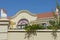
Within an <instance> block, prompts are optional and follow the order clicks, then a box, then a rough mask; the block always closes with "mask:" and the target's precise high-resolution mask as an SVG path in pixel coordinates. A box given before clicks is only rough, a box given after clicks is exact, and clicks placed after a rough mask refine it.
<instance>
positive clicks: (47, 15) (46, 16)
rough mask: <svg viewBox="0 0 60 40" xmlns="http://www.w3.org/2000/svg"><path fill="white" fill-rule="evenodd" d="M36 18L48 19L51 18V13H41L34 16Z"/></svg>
mask: <svg viewBox="0 0 60 40" xmlns="http://www.w3.org/2000/svg"><path fill="white" fill-rule="evenodd" d="M36 16H37V18H48V17H53V12H46V13H41V14H37V15H36Z"/></svg>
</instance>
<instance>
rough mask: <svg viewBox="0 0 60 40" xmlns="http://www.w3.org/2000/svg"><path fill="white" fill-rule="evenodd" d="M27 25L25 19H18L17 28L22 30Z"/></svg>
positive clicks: (27, 22)
mask: <svg viewBox="0 0 60 40" xmlns="http://www.w3.org/2000/svg"><path fill="white" fill-rule="evenodd" d="M26 24H27V25H28V24H29V21H28V20H27V19H20V20H19V21H18V24H17V28H19V29H24V27H25V25H26Z"/></svg>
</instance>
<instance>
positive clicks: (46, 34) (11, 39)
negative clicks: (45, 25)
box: [8, 30, 60, 40]
mask: <svg viewBox="0 0 60 40" xmlns="http://www.w3.org/2000/svg"><path fill="white" fill-rule="evenodd" d="M25 33H26V32H25V31H24V30H21V31H20V30H9V31H8V40H28V39H24V37H25ZM51 33H52V30H39V31H37V36H32V37H31V38H30V40H54V38H53V36H52V34H51ZM57 40H60V30H58V31H57Z"/></svg>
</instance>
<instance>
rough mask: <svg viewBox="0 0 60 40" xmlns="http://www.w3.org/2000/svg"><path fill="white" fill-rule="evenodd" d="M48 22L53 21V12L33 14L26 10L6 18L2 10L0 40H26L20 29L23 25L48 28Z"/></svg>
mask: <svg viewBox="0 0 60 40" xmlns="http://www.w3.org/2000/svg"><path fill="white" fill-rule="evenodd" d="M50 20H54V14H53V12H46V13H40V14H33V13H31V12H29V11H27V10H21V11H19V12H17V13H16V14H15V15H14V16H12V17H8V16H7V14H6V11H5V10H4V9H2V10H1V17H0V30H1V31H0V35H1V36H0V40H19V39H20V40H26V39H23V35H24V33H22V30H21V29H23V27H24V25H25V24H35V23H36V24H42V25H45V26H49V21H50ZM17 32H18V33H17ZM19 32H20V33H19ZM1 33H2V34H1ZM16 34H17V35H18V36H17V35H16ZM38 34H39V33H38ZM42 34H43V33H42ZM39 35H41V34H39ZM44 35H45V34H44ZM46 35H50V34H48V33H47V34H46ZM46 35H45V36H46ZM58 35H59V34H58ZM14 36H16V37H14ZM21 36H22V37H21ZM19 37H20V38H19ZM38 38H39V37H38ZM38 38H36V39H35V40H38ZM41 38H42V37H41ZM47 38H48V39H49V38H50V39H49V40H51V37H50V36H49V37H48V36H47ZM48 39H46V40H48ZM39 40H40V39H39ZM42 40H43V39H42Z"/></svg>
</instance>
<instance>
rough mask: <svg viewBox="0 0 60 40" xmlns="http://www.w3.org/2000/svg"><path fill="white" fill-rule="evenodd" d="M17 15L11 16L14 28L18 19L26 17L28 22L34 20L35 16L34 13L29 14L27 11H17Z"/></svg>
mask: <svg viewBox="0 0 60 40" xmlns="http://www.w3.org/2000/svg"><path fill="white" fill-rule="evenodd" d="M17 14H18V15H17V16H15V17H13V18H12V19H11V20H12V21H14V22H15V25H14V28H16V26H17V23H18V21H19V20H20V19H27V20H28V21H29V23H30V22H31V21H35V20H36V19H37V17H36V16H35V15H32V14H30V13H29V12H22V13H20V12H19V13H17Z"/></svg>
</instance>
